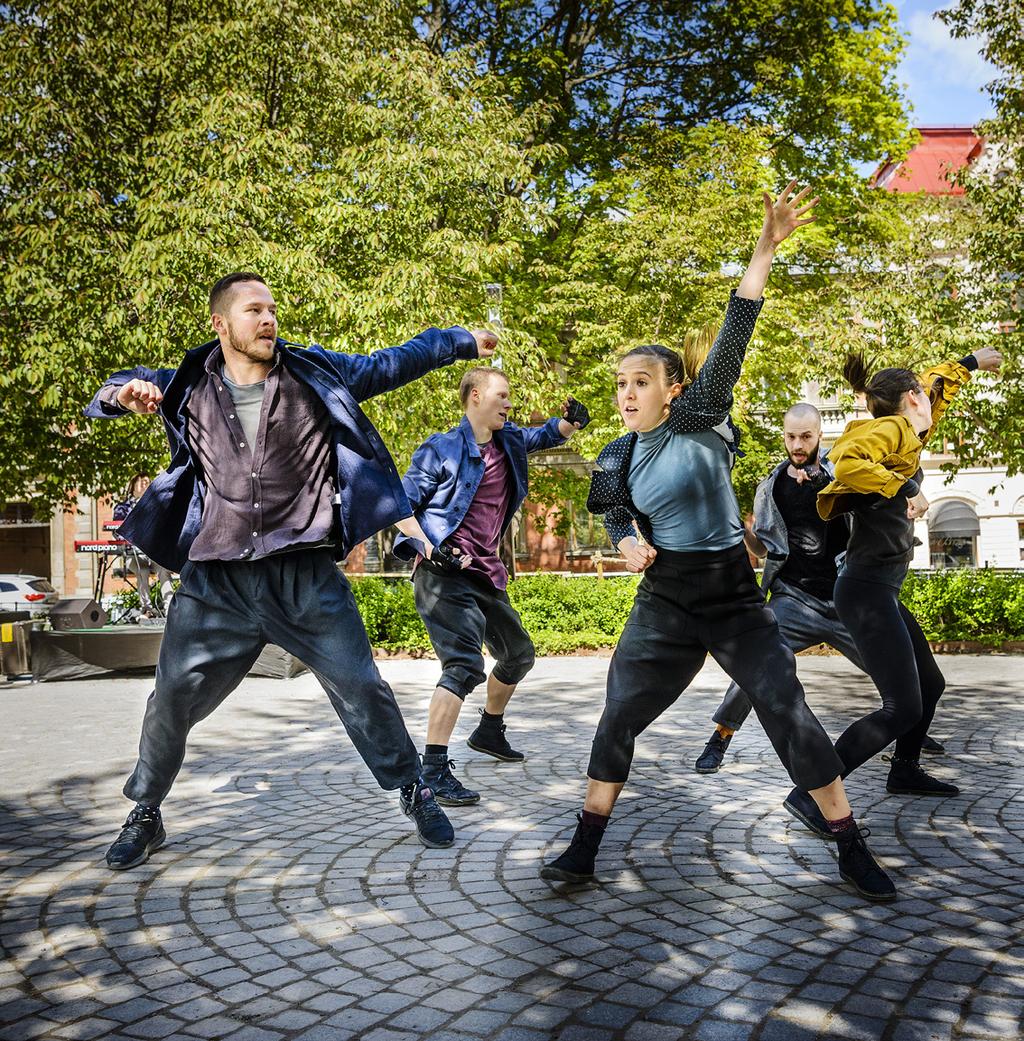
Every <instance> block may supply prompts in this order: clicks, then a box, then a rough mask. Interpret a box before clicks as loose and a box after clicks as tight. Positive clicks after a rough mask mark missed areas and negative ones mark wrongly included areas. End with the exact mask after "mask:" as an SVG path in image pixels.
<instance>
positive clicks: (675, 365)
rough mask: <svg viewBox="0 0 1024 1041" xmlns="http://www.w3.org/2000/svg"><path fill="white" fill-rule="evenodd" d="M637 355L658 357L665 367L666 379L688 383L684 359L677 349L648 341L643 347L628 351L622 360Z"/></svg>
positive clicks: (670, 381)
mask: <svg viewBox="0 0 1024 1041" xmlns="http://www.w3.org/2000/svg"><path fill="white" fill-rule="evenodd" d="M635 355H640V356H641V357H647V358H657V359H658V361H660V362H661V364H662V365H664V367H665V379H667V380H668V382H669V383H686V382H687V380H686V368H685V366H684V365H683V359H682V358H681V357H680V356H679V353H678V352H677V351H673V350H671V349H669V348H668V347H662V345H661V344H660V343H648V344H644V346H642V347H634V348H633V349H632V350H631V351H626V353H625V354H624V355H623V356H622V358H621V361H625V360H626V359H627V358H632V357H634V356H635Z"/></svg>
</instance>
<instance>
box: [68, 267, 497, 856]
mask: <svg viewBox="0 0 1024 1041" xmlns="http://www.w3.org/2000/svg"><path fill="white" fill-rule="evenodd" d="M210 316H211V323H212V325H213V328H214V331H215V332H216V333H217V339H216V340H214V341H212V342H210V343H207V344H204V345H203V346H202V347H198V348H196V349H195V350H191V351H188V352H187V353H186V354H185V357H184V358H183V359H182V362H181V364H180V365H179V366H178V367H177V368H176V369H149V368H144V367H139V368H135V369H130V370H126V371H122V372H118V373H115V374H114V375H113V376H111V377H110V379H108V380H107V381H106V383H104V385H103V386H102V387H101V388H100V390H99V391H98V392H97V394H96V396H95V397H94V398H93V400H92V402H91V403H90V404H89V406H88V407H87V408H86V410H85V414H86V416H89V417H92V418H105V417H116V416H122V415H125V414H127V413H129V412H134V413H137V414H140V415H149V414H159V415H160V418H161V419H162V420H163V424H164V429H165V430H166V433H167V438H168V441H169V442H170V449H171V462H170V465H169V466H168V468H167V470H166V471H164V472H163V473H161V474H159V475H158V476H157V477H156V478H155V479H154V481H153V483H152V484H151V485H150V487H149V488H148V490H147V491H146V493H145V494H144V495H143V496H142V498H141V499H140V500H139V502H138V504H137V505H136V507H135V508H134V509H133V510H132V512H131V515H130V516H129V517H128V519H127V520H126V521H125V522H124V524H123V525H122V526H121V528H120V531H119V534H120V535H121V536H123V537H124V538H126V539H128V540H129V541H130V542H132V543H133V544H134V545H136V546H137V547H138V548H139V549H140V550H142V551H143V552H144V553H145V554H146V555H147V556H148V557H150V559H152V560H153V561H155V562H156V563H157V564H159V565H162V566H163V567H166V568H169V569H171V570H174V571H180V573H181V585H180V588H179V589H178V592H177V594H176V595H175V597H174V600H173V602H172V605H171V609H170V613H169V615H168V618H167V627H166V629H165V631H164V638H163V643H162V645H161V648H160V660H159V664H158V665H157V672H156V684H155V688H154V690H153V693H152V694H151V695H150V697H149V702H148V704H147V706H146V714H145V718H144V720H143V724H142V737H141V740H140V744H139V759H138V762H137V764H136V766H135V769H134V770H133V772H132V774H131V776H130V777H129V778H128V781H127V782H126V784H125V786H124V794H125V795H126V796H127V797H128V798H129V799H132V800H133V801H134V802H135V804H136V805H135V808H134V809H133V810H132V811H131V813H130V814H129V815H128V819H127V820H126V821H125V825H124V827H123V829H122V830H121V833H120V835H119V836H118V838H117V840H116V841H115V842H114V843H113V845H112V846H111V847H110V849H109V850H108V852H107V864H108V866H109V867H111V868H113V869H115V870H124V869H127V868H133V867H136V866H137V865H139V864H142V863H143V862H145V861H146V860H147V859H148V857H149V855H150V853H151V852H153V851H154V850H155V849H158V848H159V847H160V846H161V845H162V844H163V843H164V841H165V838H166V836H165V831H164V826H163V821H162V817H161V811H160V805H161V803H162V802H163V800H164V798H165V796H166V795H167V794H168V792H169V791H170V788H171V785H172V784H173V782H174V778H175V776H176V775H177V773H178V770H179V769H180V768H181V764H182V761H183V759H184V755H185V742H186V738H187V736H188V733H189V731H190V730H191V728H192V727H193V726H194V725H195V724H196V723H198V722H199V721H200V720H201V719H204V718H205V717H206V716H208V715H209V714H210V713H211V712H212V711H213V710H214V709H215V708H216V707H217V706H218V705H219V704H220V703H221V702H222V701H223V700H224V698H226V697H227V695H228V694H230V693H231V691H232V690H234V689H235V687H237V686H238V684H239V683H240V682H241V681H242V679H243V678H244V677H245V675H246V673H247V672H248V671H249V669H250V667H251V666H252V664H253V663H254V662H255V660H256V658H257V657H258V656H259V654H260V652H261V651H262V649H263V647H264V646H265V645H266V644H267V643H275V644H277V645H279V646H280V647H283V648H284V649H285V650H286V651H288V652H290V653H291V654H294V655H295V656H296V657H297V658H299V659H301V660H302V661H303V662H304V663H305V664H306V665H308V666H309V667H310V669H312V670H313V672H314V673H315V674H316V676H317V678H318V679H319V680H320V682H321V684H322V685H323V687H324V689H325V690H326V692H327V695H328V697H329V698H330V700H331V704H332V705H333V706H334V709H335V711H336V712H337V713H338V715H339V716H340V717H341V721H342V723H343V724H344V726H345V729H346V731H347V732H348V735H349V737H350V738H351V740H352V743H353V744H354V745H355V747H356V750H357V751H358V752H359V754H360V755H361V756H362V758H363V760H364V761H365V762H366V764H367V766H368V767H369V768H370V770H371V772H372V773H373V775H374V778H375V779H376V781H377V783H378V784H379V785H380V786H381V787H382V788H383V789H385V790H394V789H396V788H397V789H399V791H400V796H399V803H400V806H401V808H402V810H403V812H404V813H405V814H406V815H407V816H408V817H410V818H411V819H412V820H413V821H414V823H415V825H416V829H417V832H418V835H419V838H420V840H421V841H422V842H423V843H424V844H425V845H427V846H434V847H443V846H450V845H451V844H452V842H453V841H454V832H453V829H452V826H451V823H450V822H449V821H448V818H447V817H446V816H445V814H444V811H443V810H441V808H440V807H439V806H438V804H437V801H436V799H435V798H434V796H433V793H432V791H431V790H430V788H429V786H427V785H425V784H424V783H423V780H422V777H421V776H420V763H419V757H418V755H417V753H416V748H415V746H414V744H413V742H412V740H411V738H410V737H409V733H408V731H407V730H406V727H405V723H404V721H403V719H402V714H401V711H400V710H399V708H398V705H397V704H396V702H395V698H394V695H393V694H392V691H391V688H390V687H389V686H388V685H387V684H386V683H385V682H384V681H383V679H381V676H380V674H379V673H378V671H377V668H376V666H375V664H374V661H373V654H372V651H371V648H370V644H369V641H368V639H367V636H366V630H365V629H364V627H363V623H362V619H361V618H360V616H359V612H358V610H357V609H356V604H355V600H354V598H353V596H352V591H351V589H350V588H349V585H348V583H347V581H346V580H345V578H344V576H343V575H342V574H341V573H340V572H339V571H338V568H337V565H336V563H335V561H336V560H337V559H339V558H341V557H344V556H345V555H347V553H348V552H349V551H350V550H351V549H352V547H353V546H355V545H356V544H358V543H359V542H361V541H362V540H363V539H365V538H367V537H368V536H370V535H372V534H374V533H375V532H377V531H379V530H380V529H381V528H384V527H386V526H388V525H389V524H393V523H394V522H395V521H397V520H400V519H401V518H403V517H408V516H409V515H410V514H411V513H412V507H411V505H410V503H409V499H408V497H407V496H406V494H405V491H404V489H403V487H402V483H401V481H400V480H399V477H398V472H397V470H396V468H395V464H394V462H393V461H392V459H391V456H390V455H389V454H388V451H387V449H386V448H385V446H384V443H383V441H382V440H381V438H380V435H379V434H378V433H377V431H376V430H374V428H373V425H372V424H371V423H370V421H369V420H368V419H367V417H366V416H365V415H364V414H363V412H362V410H361V409H360V407H359V402H361V401H365V400H366V399H367V398H370V397H373V396H374V395H376V394H381V393H383V392H385V391H388V390H393V389H394V388H396V387H400V386H402V385H403V384H405V383H409V382H410V381H411V380H414V379H416V378H418V377H420V376H422V375H424V374H425V373H427V372H430V371H432V370H433V369H436V368H439V367H441V366H443V365H450V364H451V363H452V362H454V361H456V360H458V359H473V358H481V357H488V356H490V355H491V354H492V353H493V351H494V347H495V345H496V337H495V336H494V334H493V333H487V332H467V331H466V330H465V329H461V328H458V327H454V328H451V329H445V330H441V329H428V330H427V331H426V332H424V333H421V334H420V335H419V336H417V337H416V338H415V339H413V340H410V341H409V342H408V343H406V344H403V345H402V346H400V347H389V348H387V349H385V350H380V351H375V352H374V353H372V354H368V355H364V354H343V353H339V352H335V351H327V350H324V349H323V348H322V347H319V346H312V347H308V348H307V347H303V346H301V345H298V344H292V343H288V342H287V341H285V340H282V339H279V338H278V335H277V331H278V324H277V305H276V303H275V302H274V297H273V295H272V293H271V292H270V289H269V288H268V287H267V285H266V283H265V282H264V280H263V279H262V278H261V277H260V276H259V275H257V274H254V273H252V272H236V273H234V274H231V275H227V276H225V277H224V278H222V279H220V281H218V282H217V283H216V285H214V286H213V288H212V289H211V291H210Z"/></svg>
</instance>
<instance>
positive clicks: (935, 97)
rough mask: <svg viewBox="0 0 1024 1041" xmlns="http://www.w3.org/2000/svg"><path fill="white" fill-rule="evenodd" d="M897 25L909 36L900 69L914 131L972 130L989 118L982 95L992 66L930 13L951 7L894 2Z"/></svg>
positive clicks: (925, 1) (925, 0) (926, 1)
mask: <svg viewBox="0 0 1024 1041" xmlns="http://www.w3.org/2000/svg"><path fill="white" fill-rule="evenodd" d="M894 3H895V6H896V9H897V10H898V11H899V13H900V23H901V25H902V28H903V30H904V32H905V33H907V34H908V35H909V37H910V42H909V43H908V45H907V50H906V54H905V55H904V59H903V63H902V64H901V66H900V70H899V79H900V81H901V82H902V83H904V84H905V85H906V96H907V97H908V98H909V99H910V101H911V103H912V104H913V106H914V110H913V113H912V120H913V123H914V125H915V126H936V125H943V126H948V125H959V124H965V125H971V124H973V123H976V122H977V121H978V120H979V119H982V118H984V117H985V116H988V115H991V111H992V107H991V105H990V103H989V99H988V95H987V94H985V93H984V91H983V90H982V88H983V86H984V84H985V83H987V82H988V81H989V80H991V79H993V78H994V76H995V72H994V70H993V68H992V66H991V65H989V64H988V63H987V62H985V61H984V59H982V57H981V55H980V54H979V53H978V43H977V41H975V40H954V39H952V38H951V37H950V35H949V33H948V32H947V30H946V27H945V25H944V24H943V23H942V22H940V21H939V20H938V19H936V18H933V17H932V14H933V13H934V12H935V11H939V10H942V9H943V8H944V7H952V6H953V0H949V2H948V3H935V2H934V0H894Z"/></svg>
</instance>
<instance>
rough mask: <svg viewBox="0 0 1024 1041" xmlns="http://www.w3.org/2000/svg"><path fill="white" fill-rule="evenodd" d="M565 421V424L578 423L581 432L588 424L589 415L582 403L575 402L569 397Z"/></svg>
mask: <svg viewBox="0 0 1024 1041" xmlns="http://www.w3.org/2000/svg"><path fill="white" fill-rule="evenodd" d="M565 421H566V422H567V423H574V424H575V423H578V424H579V427H580V430H582V429H583V428H584V427H585V426H586V425H587V424H588V423H589V422H590V413H589V412H588V411H587V406H586V405H584V404H583V402H582V401H577V400H576V399H575V398H574V397H572V396H571V395H570V396H569V407H568V408H567V409H566V410H565Z"/></svg>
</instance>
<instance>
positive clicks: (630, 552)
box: [619, 539, 658, 575]
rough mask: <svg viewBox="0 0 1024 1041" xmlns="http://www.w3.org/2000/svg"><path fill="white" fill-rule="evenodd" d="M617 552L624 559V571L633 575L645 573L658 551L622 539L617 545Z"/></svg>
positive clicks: (634, 541) (633, 541) (651, 547)
mask: <svg viewBox="0 0 1024 1041" xmlns="http://www.w3.org/2000/svg"><path fill="white" fill-rule="evenodd" d="M619 552H620V553H621V554H622V555H623V556H624V557H625V558H626V570H627V571H632V572H633V573H634V574H637V575H638V574H640V573H641V572H643V571H646V570H647V569H648V568H649V567H650V566H651V565H652V564H653V563H654V558H655V557H656V556H657V555H658V551H657V550H656V549H655V548H654V547H653V546H646V545H642V544H641V543H639V542H637V541H636V540H635V539H633V540H631V541H627V540H626V539H623V540H622V542H620V543H619Z"/></svg>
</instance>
